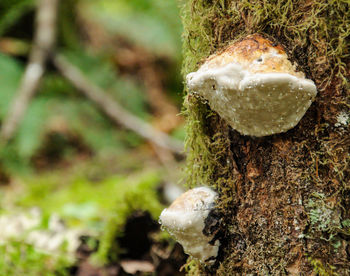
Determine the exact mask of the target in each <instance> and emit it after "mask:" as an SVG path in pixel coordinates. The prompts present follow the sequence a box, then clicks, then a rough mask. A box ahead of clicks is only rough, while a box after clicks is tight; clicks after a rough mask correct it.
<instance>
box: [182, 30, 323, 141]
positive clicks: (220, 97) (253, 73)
mask: <svg viewBox="0 0 350 276" xmlns="http://www.w3.org/2000/svg"><path fill="white" fill-rule="evenodd" d="M187 85H188V88H189V89H190V90H191V91H192V92H194V93H198V94H199V95H200V96H202V97H203V98H205V99H206V100H208V103H209V105H210V107H211V108H212V109H213V110H214V111H216V112H217V113H218V114H219V115H220V116H221V117H222V118H224V119H225V120H226V121H227V123H228V124H229V125H230V126H231V127H232V128H233V129H235V130H237V131H238V132H240V133H241V134H244V135H252V136H257V137H261V136H267V135H271V134H275V133H281V132H285V131H287V130H289V129H291V128H293V127H294V126H295V125H296V124H297V123H298V122H299V121H300V119H301V118H302V117H303V116H304V114H305V112H306V110H307V109H308V108H309V107H310V105H311V103H312V101H313V100H314V98H315V96H316V94H317V90H316V86H315V84H314V82H313V81H312V80H309V79H305V77H304V74H303V73H302V72H296V70H295V66H293V65H292V63H291V62H290V61H289V60H288V57H287V54H286V53H285V51H284V50H283V48H282V47H281V46H274V44H273V43H272V42H271V41H269V40H267V39H265V38H263V37H261V36H260V35H258V34H254V35H251V36H248V37H247V38H245V39H244V40H241V41H238V42H236V43H234V44H232V45H231V46H229V47H227V48H226V49H224V50H223V51H221V52H219V53H217V54H214V55H212V56H210V57H209V58H208V59H207V60H206V62H205V63H204V64H203V65H202V66H201V67H200V68H199V70H198V71H197V72H193V73H190V74H188V75H187Z"/></svg>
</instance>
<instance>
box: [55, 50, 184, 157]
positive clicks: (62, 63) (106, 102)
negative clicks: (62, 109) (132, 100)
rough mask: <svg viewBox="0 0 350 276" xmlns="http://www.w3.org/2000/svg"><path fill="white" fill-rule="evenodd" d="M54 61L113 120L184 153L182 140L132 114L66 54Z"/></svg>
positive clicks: (142, 135) (157, 142) (159, 144)
mask: <svg viewBox="0 0 350 276" xmlns="http://www.w3.org/2000/svg"><path fill="white" fill-rule="evenodd" d="M53 63H54V65H55V66H56V67H57V69H58V70H59V71H60V73H61V74H62V75H63V76H64V77H65V78H66V79H68V80H69V81H70V82H71V83H72V84H73V85H74V86H75V87H76V88H77V89H78V90H79V91H80V92H82V93H83V94H84V95H85V96H86V97H87V98H89V99H90V100H91V101H93V102H94V103H95V104H96V105H97V106H98V107H99V108H100V109H101V110H102V111H103V112H104V113H105V114H106V115H107V116H108V117H109V118H110V119H111V120H113V121H114V122H116V123H117V124H120V125H122V126H124V127H125V128H127V129H130V130H132V131H134V132H136V133H137V134H139V135H140V136H141V137H143V138H145V139H147V140H149V141H150V142H152V143H154V144H156V145H158V146H161V147H163V148H166V149H169V150H171V151H172V152H175V153H178V154H182V153H183V144H182V142H180V141H178V140H176V139H173V138H171V137H169V136H168V135H167V134H165V133H163V132H160V131H158V130H156V129H154V128H153V127H152V126H151V125H150V124H148V123H146V122H144V121H142V120H141V119H139V118H138V117H136V116H134V115H132V114H130V113H129V112H128V111H127V110H125V109H124V108H123V107H122V106H121V105H119V104H118V103H117V102H115V101H114V100H113V99H112V98H111V97H110V96H109V95H108V94H106V93H105V92H104V91H103V90H102V89H101V88H99V87H98V86H96V85H94V84H93V83H91V82H90V81H89V80H88V79H87V78H86V77H85V76H84V75H83V73H82V72H81V71H80V70H79V69H78V68H76V67H75V66H74V65H73V64H71V63H70V62H69V61H68V60H67V59H66V58H65V57H64V56H62V55H56V56H53Z"/></svg>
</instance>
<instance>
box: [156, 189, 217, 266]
mask: <svg viewBox="0 0 350 276" xmlns="http://www.w3.org/2000/svg"><path fill="white" fill-rule="evenodd" d="M216 197H217V193H216V192H214V191H213V190H211V189H209V188H207V187H199V188H195V189H192V190H189V191H187V192H186V193H184V194H182V195H181V196H180V197H178V198H177V199H176V200H175V201H174V202H173V203H172V204H171V205H170V207H169V208H166V209H164V210H163V212H162V213H161V215H160V218H159V221H160V223H161V224H162V226H163V227H164V228H166V229H167V230H168V231H169V233H170V234H172V235H173V236H174V237H175V239H176V240H177V241H178V242H179V243H180V244H181V245H182V246H183V248H184V251H185V252H186V253H188V254H189V255H191V256H193V257H194V258H197V259H199V260H200V261H202V262H208V261H209V262H210V261H211V260H214V259H215V257H216V256H217V254H218V250H219V245H220V242H219V241H218V240H217V241H215V243H214V245H211V244H209V242H210V241H211V240H212V239H213V237H210V236H206V235H204V234H203V230H204V227H205V219H206V218H207V217H208V215H209V213H210V211H211V210H212V209H213V207H214V204H215V199H216Z"/></svg>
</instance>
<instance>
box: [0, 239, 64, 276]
mask: <svg viewBox="0 0 350 276" xmlns="http://www.w3.org/2000/svg"><path fill="white" fill-rule="evenodd" d="M0 254H1V256H2V257H1V258H0V271H1V275H28V276H36V275H47V276H51V275H52V276H54V275H59V276H64V275H69V274H70V273H69V271H68V267H69V266H71V262H70V261H68V259H66V258H65V257H64V256H52V255H49V254H45V253H43V252H39V251H37V250H36V249H35V248H34V247H33V246H32V245H29V244H26V243H24V242H23V241H8V242H6V243H5V244H1V245H0Z"/></svg>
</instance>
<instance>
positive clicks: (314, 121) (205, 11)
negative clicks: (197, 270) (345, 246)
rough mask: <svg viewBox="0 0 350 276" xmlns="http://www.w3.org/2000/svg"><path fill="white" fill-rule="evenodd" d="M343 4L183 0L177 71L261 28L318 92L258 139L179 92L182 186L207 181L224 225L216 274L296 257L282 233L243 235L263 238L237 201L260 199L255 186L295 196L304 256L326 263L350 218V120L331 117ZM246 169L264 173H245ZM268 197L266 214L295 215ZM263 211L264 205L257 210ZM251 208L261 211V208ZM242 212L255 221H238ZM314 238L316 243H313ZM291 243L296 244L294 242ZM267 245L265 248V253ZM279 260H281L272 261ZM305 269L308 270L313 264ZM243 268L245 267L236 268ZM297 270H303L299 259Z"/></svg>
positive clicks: (341, 56) (345, 23) (345, 59)
mask: <svg viewBox="0 0 350 276" xmlns="http://www.w3.org/2000/svg"><path fill="white" fill-rule="evenodd" d="M349 8H350V7H349V3H348V2H347V1H342V0H332V1H321V0H316V1H312V2H310V1H303V0H296V1H291V0H289V1H282V0H272V1H264V0H258V1H249V0H239V1H228V0H192V1H183V2H182V20H183V24H184V38H183V54H184V63H183V69H182V74H183V76H184V77H185V76H186V75H187V74H188V73H189V72H192V71H195V70H197V69H198V67H199V66H200V64H201V63H203V61H204V59H205V58H206V57H207V56H209V55H210V54H213V53H214V52H216V51H217V50H219V49H221V48H222V47H225V46H226V45H228V44H230V43H231V42H233V41H236V40H239V39H241V38H242V37H244V36H246V35H249V34H253V33H260V34H262V35H263V36H266V37H268V38H270V39H271V40H273V41H275V42H277V43H280V44H282V45H283V46H284V47H285V49H286V51H287V53H288V56H289V58H290V59H291V60H292V61H293V62H296V63H297V64H298V70H301V71H303V72H305V74H306V76H307V77H308V78H311V79H313V80H314V81H315V83H316V85H317V88H318V91H319V94H318V96H317V99H316V102H315V103H314V104H313V105H312V108H311V109H310V110H309V111H308V113H307V114H306V116H305V118H304V119H303V120H302V121H301V122H300V123H299V125H298V126H297V127H295V128H294V129H292V130H290V131H289V132H288V133H287V134H281V135H277V136H271V137H267V139H254V138H250V137H243V136H240V135H239V134H238V133H236V132H235V131H233V130H231V129H230V128H229V127H228V126H227V125H226V123H225V122H223V121H222V120H221V118H219V116H218V115H217V114H216V113H215V112H213V111H211V110H210V108H209V106H208V105H207V104H206V103H205V102H204V101H202V100H201V99H199V98H197V97H196V96H195V95H193V94H190V93H188V91H185V94H186V95H185V100H184V111H183V113H184V115H185V117H186V119H187V138H186V146H187V149H188V152H189V153H188V159H187V176H188V179H187V183H188V185H189V186H190V187H193V186H197V185H209V186H212V187H215V188H216V189H218V190H219V193H220V200H219V207H220V210H221V211H222V212H223V214H224V217H225V225H227V226H228V227H226V229H224V233H223V236H225V239H226V240H225V246H224V247H223V248H222V251H223V253H222V255H223V256H225V261H224V262H222V263H221V265H220V268H219V270H218V273H219V275H220V273H221V274H222V275H225V273H226V274H227V272H228V271H230V272H232V275H234V273H238V274H239V273H244V272H247V271H248V272H249V271H250V272H257V271H259V272H262V271H268V272H269V273H271V274H274V275H277V274H279V275H284V274H286V270H285V269H286V266H287V262H291V260H295V259H296V256H298V254H299V253H295V252H294V253H290V255H288V254H287V252H288V250H290V248H289V247H288V246H289V245H288V244H286V243H285V242H284V241H283V239H282V238H277V236H276V237H275V235H274V234H277V235H278V232H277V230H276V233H271V235H269V236H266V237H264V238H266V240H264V241H261V240H251V239H252V237H259V238H261V239H262V237H261V236H262V235H265V234H264V233H263V232H264V231H265V230H258V229H260V227H262V225H263V222H261V219H260V218H259V217H255V216H254V212H257V210H258V211H259V209H258V208H259V206H257V207H256V208H255V209H254V208H253V207H251V206H249V204H248V203H246V206H240V205H239V204H241V202H247V201H245V198H249V199H250V200H251V202H256V201H257V202H259V201H261V199H259V198H258V197H257V195H254V192H256V191H258V192H260V193H262V196H264V194H263V193H267V194H268V193H270V194H268V196H271V195H276V196H277V197H279V199H278V200H279V201H278V202H277V201H276V202H277V203H279V204H284V202H288V201H291V202H293V201H294V202H295V204H298V201H300V200H301V201H302V203H303V201H304V203H303V204H305V205H306V206H305V207H306V213H303V212H304V211H303V212H301V211H300V212H301V214H300V219H299V217H298V220H299V223H300V224H301V226H300V227H302V229H305V230H304V231H305V233H304V234H305V237H306V236H307V237H309V238H307V237H306V239H308V248H307V249H305V250H306V252H308V253H309V254H310V255H309V256H310V260H318V259H320V258H329V259H331V258H332V257H331V256H333V253H334V249H335V247H336V246H334V244H337V242H335V240H332V239H331V240H329V235H333V236H335V235H338V234H339V233H341V232H342V231H343V230H344V227H343V230H339V227H341V225H340V221H341V220H346V219H349V218H350V211H348V210H350V200H348V199H346V198H347V197H348V196H349V195H350V186H349V183H350V172H349V166H348V165H347V164H349V162H350V157H349V155H348V154H347V153H348V151H349V144H350V143H349V142H350V140H349V138H348V137H349V136H348V131H349V126H344V127H342V128H337V127H335V123H336V118H337V116H338V115H339V114H340V113H341V112H347V113H348V112H349V110H350V94H349V87H350V86H349V81H348V79H349V72H347V71H346V67H347V66H348V65H349V64H350V59H349V54H350V53H349V47H348V45H349V35H350V17H349V16H348V15H349ZM253 155H255V156H254V157H253V158H251V156H253ZM259 158H260V159H261V160H263V161H261V160H259ZM254 166H256V167H257V171H258V172H260V173H261V172H264V173H265V175H261V176H257V177H254V176H251V177H250V175H252V174H250V172H251V171H252V170H251V168H252V167H254ZM250 170H251V171H250ZM259 177H260V178H259ZM264 181H271V184H272V185H275V187H273V188H270V187H269V188H268V189H270V190H266V188H265V187H263V186H261V187H260V186H259V185H262V184H261V183H264V185H266V184H265V182H264ZM256 183H259V185H255V184H256ZM268 183H269V182H268ZM254 189H255V190H254ZM315 193H322V194H323V195H324V198H322V199H320V198H316V197H315ZM242 194H243V195H242ZM297 195H298V196H299V198H297ZM243 196H244V198H243ZM259 196H261V195H259ZM265 196H266V195H265ZM254 200H255V201H254ZM264 200H265V199H264ZM264 200H263V202H264ZM277 203H276V206H274V208H282V209H280V210H276V212H277V211H278V212H281V214H279V213H278V212H277V214H274V215H271V217H273V218H276V217H277V218H278V217H281V220H282V221H286V220H287V218H288V217H289V216H290V218H289V219H290V220H291V221H293V218H294V216H295V213H294V212H299V211H297V210H296V209H293V208H294V207H289V206H283V205H281V206H279V205H277ZM256 205H258V204H256ZM277 206H278V207H277ZM294 206H296V205H294ZM238 208H240V211H241V212H242V213H244V212H246V215H247V217H242V218H237V209H238ZM288 208H289V209H288ZM324 208H325V210H326V211H329V213H330V214H331V217H332V219H331V220H330V221H328V220H327V218H325V217H324V216H322V214H321V213H320V212H322V210H323V211H324ZM268 212H270V211H269V210H268V208H267V209H266V212H265V213H268ZM258 214H259V215H262V211H261V212H260V213H258ZM264 215H266V214H264ZM249 216H250V217H249ZM274 216H276V217H274ZM248 218H249V220H250V221H251V222H252V221H255V222H256V225H252V224H251V225H249V224H248V222H247V223H246V224H245V222H244V221H245V220H248ZM237 219H238V220H239V221H237ZM240 219H241V220H240ZM238 223H240V225H239V226H238V225H237V224H238ZM308 225H309V226H311V227H309V226H308ZM283 227H285V228H283V229H284V230H286V229H288V227H290V225H289V226H288V224H287V222H286V225H283ZM242 229H243V230H244V231H246V233H248V234H249V235H251V236H250V237H249V242H251V243H255V244H252V245H249V244H245V242H246V239H247V237H244V236H240V235H243V234H242V232H244V231H243V230H242ZM266 229H267V227H266ZM259 231H261V232H259ZM266 231H267V230H266ZM326 233H327V234H326ZM320 239H323V241H322V242H319V241H320ZM325 239H326V240H328V241H326V240H325ZM298 242H300V243H301V244H302V240H301V241H298ZM305 242H306V241H305ZM268 243H269V246H271V247H270V248H268V250H267V248H266V246H267V244H268ZM318 243H319V244H318ZM272 244H273V246H272ZM278 245H280V247H278ZM282 245H284V246H285V247H286V248H282V247H283V246H282ZM317 245H319V246H317ZM283 250H285V251H283ZM339 250H340V249H339ZM324 252H327V254H325V253H324ZM278 254H280V255H281V256H278ZM258 256H261V258H260V259H258ZM271 256H275V257H274V258H275V259H273V260H270V265H266V266H264V264H263V263H264V261H266V260H265V259H264V258H268V257H269V258H270V257H271ZM318 256H321V257H318ZM326 256H327V257H326ZM242 258H245V259H249V260H251V261H252V265H248V264H246V263H244V264H242V262H238V261H237V260H240V259H242ZM271 258H272V257H271ZM337 258H338V257H337ZM284 261H285V262H284ZM338 261H339V263H338V264H337V265H338V267H337V268H339V267H342V268H343V270H341V271H346V269H350V268H349V265H348V264H346V260H344V259H342V258H341V257H339V260H338ZM279 262H282V264H280V265H278V263H279ZM254 265H255V267H254ZM310 265H311V269H312V268H314V270H315V271H317V270H316V268H315V266H314V265H313V264H311V263H310ZM242 266H245V269H246V270H240V269H241V267H242ZM331 266H332V264H329V267H331ZM300 267H303V268H304V269H305V272H306V271H308V272H310V271H309V270H308V269H309V267H308V265H307V264H305V265H304V264H301V265H300ZM220 271H221V272H220ZM310 273H311V272H310Z"/></svg>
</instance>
